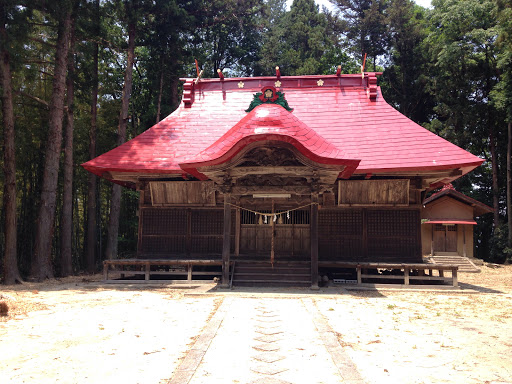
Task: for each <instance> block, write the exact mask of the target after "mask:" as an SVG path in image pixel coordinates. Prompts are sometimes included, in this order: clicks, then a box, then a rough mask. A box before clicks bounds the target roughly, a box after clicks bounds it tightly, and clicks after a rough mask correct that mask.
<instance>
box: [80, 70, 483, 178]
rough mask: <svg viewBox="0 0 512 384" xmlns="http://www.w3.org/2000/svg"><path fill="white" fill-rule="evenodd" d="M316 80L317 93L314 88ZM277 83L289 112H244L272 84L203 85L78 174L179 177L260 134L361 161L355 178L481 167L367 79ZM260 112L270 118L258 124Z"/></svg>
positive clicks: (319, 152)
mask: <svg viewBox="0 0 512 384" xmlns="http://www.w3.org/2000/svg"><path fill="white" fill-rule="evenodd" d="M319 79H322V80H323V81H324V84H323V86H318V85H317V81H318V80H319ZM280 80H281V82H282V87H281V88H279V90H280V91H282V92H284V93H285V98H286V100H287V101H288V104H289V105H290V107H291V108H293V109H294V110H293V111H292V112H287V111H285V110H284V109H283V108H281V107H276V106H272V107H269V106H270V105H268V104H267V105H265V107H264V108H262V107H258V108H256V109H254V110H253V111H252V112H250V113H246V112H245V109H247V108H248V106H249V104H250V103H251V101H252V99H253V95H254V94H255V93H256V92H260V90H261V88H262V87H263V86H267V85H272V86H273V85H274V82H275V81H276V78H275V77H262V78H237V79H228V78H226V79H225V80H224V81H222V82H221V81H220V80H219V79H203V80H201V81H199V82H198V83H197V84H196V86H195V95H194V101H193V103H192V105H191V107H190V108H185V107H184V104H183V103H182V105H181V106H180V107H179V108H178V109H177V110H176V111H175V112H173V113H172V114H171V115H169V116H168V117H167V118H166V119H164V120H163V121H161V122H160V123H158V124H157V125H155V126H153V127H152V128H150V129H148V130H147V131H146V132H144V133H142V134H141V135H139V136H137V137H135V138H134V139H132V140H130V141H129V142H127V143H125V144H123V145H121V146H119V147H117V148H114V149H113V150H111V151H110V152H107V153H105V154H103V155H101V156H98V157H97V158H95V159H93V160H91V161H88V162H87V163H85V164H83V166H84V168H85V169H87V170H89V171H91V172H94V173H95V174H97V175H100V176H102V175H103V174H104V172H106V171H111V172H112V171H116V172H132V173H133V172H135V173H161V174H164V173H178V174H179V173H183V170H182V169H181V168H180V165H179V164H182V163H184V164H190V163H192V162H201V161H209V160H212V159H213V158H214V157H215V156H220V157H222V156H225V155H226V154H227V153H228V152H229V150H230V148H229V145H236V144H237V143H239V142H240V141H241V140H242V141H243V142H245V141H247V140H257V139H258V137H259V138H261V137H260V136H259V135H262V134H267V135H270V134H272V135H282V137H288V138H290V140H291V141H293V142H294V143H295V144H297V145H299V144H298V143H300V145H302V146H303V147H304V150H305V151H306V152H308V151H309V153H310V154H311V155H314V156H318V158H322V157H324V156H325V157H329V158H336V159H340V160H347V159H352V160H353V161H356V160H360V163H359V165H358V166H357V169H356V171H355V173H357V174H366V173H372V174H378V173H380V172H387V173H389V172H392V173H396V174H397V175H399V174H400V172H404V171H411V170H415V171H434V170H445V169H460V170H462V172H463V174H465V173H467V172H469V171H471V170H472V169H474V168H475V167H477V166H478V165H480V164H481V163H482V162H483V160H482V159H480V158H478V157H476V156H474V155H472V154H471V153H469V152H467V151H465V150H463V149H461V148H459V147H457V146H455V145H454V144H452V143H450V142H448V141H446V140H444V139H442V138H441V137H439V136H437V135H435V134H433V133H431V132H429V131H428V130H426V129H424V128H423V127H421V126H419V125H418V124H416V123H414V122H412V121H411V120H409V119H408V118H407V117H405V116H404V115H402V114H401V113H399V112H398V111H396V110H395V109H394V108H393V107H391V106H390V105H389V104H387V103H386V101H385V100H384V99H383V97H382V94H381V92H380V89H378V92H377V98H376V100H374V101H372V100H369V99H368V97H367V93H366V86H367V77H366V78H365V79H362V78H361V75H343V76H341V77H337V76H335V75H333V76H297V77H281V79H280ZM240 82H241V83H243V85H244V87H243V88H239V85H238V84H239V83H240ZM278 108H280V109H282V111H281V110H279V109H278ZM258 111H261V112H258ZM263 111H265V112H266V113H267V112H268V113H269V115H268V116H261V115H258V116H257V114H258V113H262V112H263ZM258 129H261V131H258V132H256V130H258ZM229 132H231V133H230V134H228V133H229ZM315 139H316V140H315ZM244 140H245V141H244ZM324 143H325V145H327V146H328V147H325V146H323V145H324ZM208 159H209V160H208Z"/></svg>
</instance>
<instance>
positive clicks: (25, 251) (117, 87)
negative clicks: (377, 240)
mask: <svg viewBox="0 0 512 384" xmlns="http://www.w3.org/2000/svg"><path fill="white" fill-rule="evenodd" d="M289 3H290V2H289ZM331 3H332V5H331V6H330V7H329V8H325V7H324V8H323V9H319V7H318V5H316V4H315V2H314V1H313V0H295V1H293V2H291V6H290V8H288V7H287V2H286V1H285V0H244V1H242V0H101V1H100V0H60V1H46V0H22V1H11V0H0V20H1V22H0V70H1V73H0V76H1V79H0V80H1V83H0V87H1V95H2V111H1V115H2V122H3V135H2V138H1V139H0V140H1V144H2V148H3V152H2V156H1V159H0V166H1V167H2V170H3V172H2V174H1V175H0V186H1V187H2V188H1V189H0V200H2V211H1V219H2V221H1V223H2V224H1V225H0V261H1V262H0V265H1V267H0V276H2V280H1V281H2V282H4V283H13V282H15V281H22V280H23V279H35V280H42V279H46V278H51V277H54V276H66V275H70V274H76V273H81V272H85V273H94V272H95V271H97V270H98V269H99V267H100V265H101V262H102V260H104V259H106V258H115V257H127V256H130V255H133V254H134V252H135V250H136V243H137V225H138V218H137V212H136V210H137V206H138V193H137V192H135V191H132V190H129V189H125V188H119V187H118V186H114V185H113V184H112V183H110V182H108V181H105V180H102V179H97V178H96V177H95V176H93V175H92V174H88V173H87V172H86V171H85V170H84V169H83V168H81V167H80V164H81V163H83V162H85V161H87V160H89V159H91V158H94V157H96V156H97V155H99V154H102V153H104V152H106V151H108V150H110V149H112V148H114V147H115V146H117V145H119V144H120V143H122V142H124V141H125V140H129V139H130V138H132V137H134V136H136V135H138V134H140V133H141V132H143V131H144V130H146V129H148V128H150V127H151V126H152V125H153V124H155V123H156V122H158V121H159V120H160V119H162V118H164V117H165V116H167V115H168V114H169V113H171V112H172V111H173V110H174V109H176V108H177V106H178V105H179V103H180V100H181V92H182V85H181V82H180V81H179V78H180V77H195V76H196V66H195V62H194V60H197V61H198V63H199V67H200V69H202V70H203V73H204V75H203V76H204V77H214V76H215V75H216V71H217V69H222V71H223V73H224V75H225V76H230V77H233V76H259V75H271V74H273V73H275V66H279V67H280V71H281V74H282V75H284V76H286V75H305V74H331V73H335V72H336V68H337V66H338V65H341V67H342V72H343V73H358V72H360V70H361V69H360V67H361V64H362V62H363V58H364V55H365V54H366V56H367V59H366V70H367V71H383V72H384V74H383V76H381V78H380V80H379V85H380V86H381V87H382V91H383V94H384V97H385V99H386V100H387V101H388V102H389V103H390V104H391V105H393V106H394V107H395V108H396V109H397V110H399V111H400V112H402V113H403V114H405V115H406V116H408V117H409V118H410V119H412V120H413V121H415V122H417V123H418V124H421V125H422V126H424V127H425V128H427V129H429V130H430V131H432V132H434V133H436V134H438V135H440V136H442V137H444V138H446V139H447V140H449V141H451V142H453V143H455V144H457V145H458V146H460V147H462V148H464V149H466V150H468V151H470V152H471V153H473V154H475V155H477V156H480V157H481V158H483V159H485V160H486V161H485V163H484V164H483V165H482V166H481V167H479V168H477V169H476V170H475V171H473V172H472V173H470V174H469V175H467V176H464V177H463V178H461V179H459V180H457V181H456V182H455V187H456V189H457V190H459V191H461V192H463V193H465V194H467V195H468V196H471V197H473V198H475V199H477V200H479V201H481V202H483V203H486V204H488V205H490V206H491V207H493V208H494V209H495V212H494V214H493V215H484V216H482V217H481V218H479V219H478V220H477V221H478V225H477V226H476V228H475V245H476V255H477V256H478V257H479V258H482V259H484V260H487V261H492V262H505V261H510V260H511V259H512V215H511V214H510V213H511V163H510V160H511V150H512V127H511V125H512V124H511V122H512V4H511V2H510V0H432V6H431V7H430V8H428V9H427V8H423V7H421V6H418V5H416V4H415V3H414V2H413V1H411V0H331Z"/></svg>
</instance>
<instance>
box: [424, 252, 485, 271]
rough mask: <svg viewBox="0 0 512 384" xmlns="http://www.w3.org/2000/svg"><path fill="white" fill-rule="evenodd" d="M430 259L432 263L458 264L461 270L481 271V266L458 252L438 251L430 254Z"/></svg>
mask: <svg viewBox="0 0 512 384" xmlns="http://www.w3.org/2000/svg"><path fill="white" fill-rule="evenodd" d="M428 261H429V262H430V263H432V264H445V265H457V266H458V267H459V272H480V268H478V267H477V266H476V265H475V264H474V263H473V262H472V261H471V260H470V259H469V258H467V257H464V256H460V255H458V254H457V253H456V252H437V253H436V254H434V255H433V256H432V255H431V256H429V257H428Z"/></svg>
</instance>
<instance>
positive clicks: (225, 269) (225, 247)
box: [222, 193, 231, 288]
mask: <svg viewBox="0 0 512 384" xmlns="http://www.w3.org/2000/svg"><path fill="white" fill-rule="evenodd" d="M230 203H231V194H230V193H225V194H224V237H223V242H222V287H224V288H228V287H229V266H230V262H229V261H230V260H229V257H230V252H231V204H230Z"/></svg>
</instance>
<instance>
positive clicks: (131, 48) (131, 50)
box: [106, 21, 135, 259]
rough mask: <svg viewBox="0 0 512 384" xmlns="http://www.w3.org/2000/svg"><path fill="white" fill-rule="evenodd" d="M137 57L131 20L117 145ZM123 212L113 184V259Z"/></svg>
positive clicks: (110, 231)
mask: <svg viewBox="0 0 512 384" xmlns="http://www.w3.org/2000/svg"><path fill="white" fill-rule="evenodd" d="M134 59H135V22H134V21H130V23H129V25H128V57H127V63H126V70H125V73H124V87H123V96H122V100H121V113H120V114H119V125H118V130H117V135H118V136H117V145H118V146H119V145H121V144H123V143H124V142H125V140H126V125H127V122H128V107H129V105H130V95H131V92H132V72H133V62H134ZM120 212H121V186H120V185H118V184H114V185H113V186H112V198H111V202H110V220H109V223H108V236H107V249H106V258H107V259H113V258H115V257H116V256H117V237H118V233H119V216H120Z"/></svg>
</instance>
